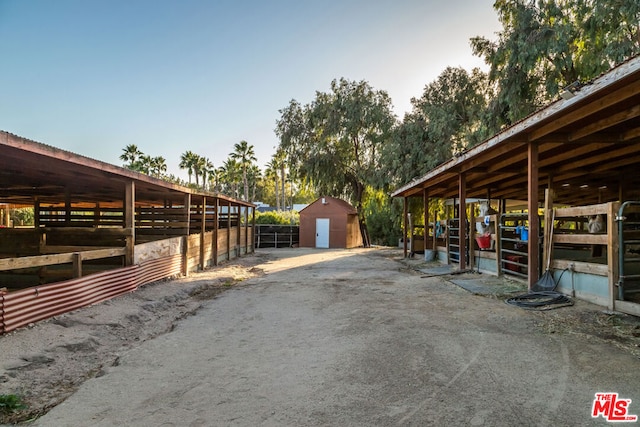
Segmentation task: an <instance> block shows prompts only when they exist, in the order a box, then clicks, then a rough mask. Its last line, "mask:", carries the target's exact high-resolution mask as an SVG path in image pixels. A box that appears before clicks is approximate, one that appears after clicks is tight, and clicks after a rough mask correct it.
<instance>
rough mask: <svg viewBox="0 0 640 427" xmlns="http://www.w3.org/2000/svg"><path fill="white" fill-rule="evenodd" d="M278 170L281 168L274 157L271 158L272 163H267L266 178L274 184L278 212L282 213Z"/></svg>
mask: <svg viewBox="0 0 640 427" xmlns="http://www.w3.org/2000/svg"><path fill="white" fill-rule="evenodd" d="M278 170H279V166H278V164H277V162H276V160H275V156H274V157H272V158H271V161H270V162H269V163H267V169H266V170H265V171H264V177H265V179H267V180H269V181H270V182H272V183H273V190H274V193H275V199H276V210H277V211H280V197H278V188H279V186H278Z"/></svg>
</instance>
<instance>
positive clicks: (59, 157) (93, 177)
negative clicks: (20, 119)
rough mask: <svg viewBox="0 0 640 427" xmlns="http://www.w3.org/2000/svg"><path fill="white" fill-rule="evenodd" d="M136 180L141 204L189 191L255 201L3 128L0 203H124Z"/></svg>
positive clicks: (180, 199) (175, 199) (178, 198)
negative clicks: (209, 190)
mask: <svg viewBox="0 0 640 427" xmlns="http://www.w3.org/2000/svg"><path fill="white" fill-rule="evenodd" d="M132 181H133V182H134V183H135V188H136V203H137V204H147V205H157V204H162V203H165V202H172V203H174V204H178V205H179V204H182V203H184V197H185V195H186V194H192V195H201V196H207V197H217V198H219V199H223V200H225V201H230V202H233V203H234V204H236V205H243V206H248V207H254V205H253V204H251V203H247V202H244V201H241V200H236V199H233V198H229V197H226V196H223V195H220V194H213V193H207V192H201V191H195V190H193V189H191V188H188V187H183V186H181V185H176V184H172V183H169V182H167V181H164V180H161V179H157V178H153V177H150V176H148V175H145V174H142V173H138V172H135V171H132V170H129V169H125V168H122V167H119V166H114V165H112V164H109V163H105V162H101V161H99V160H94V159H91V158H88V157H85V156H81V155H78V154H75V153H71V152H69V151H65V150H61V149H59V148H55V147H52V146H49V145H45V144H41V143H38V142H35V141H30V140H28V139H25V138H22V137H19V136H16V135H13V134H10V133H8V132H4V131H0V202H1V203H10V204H17V205H33V202H34V200H35V199H37V200H39V201H40V202H41V203H61V202H64V201H65V200H66V199H67V198H69V197H72V199H73V202H82V203H88V204H91V203H100V205H101V206H104V207H107V206H109V205H116V206H117V205H122V202H123V197H124V191H125V190H124V189H125V185H126V184H128V183H130V182H132Z"/></svg>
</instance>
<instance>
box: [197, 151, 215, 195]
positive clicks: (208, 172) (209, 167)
mask: <svg viewBox="0 0 640 427" xmlns="http://www.w3.org/2000/svg"><path fill="white" fill-rule="evenodd" d="M199 166H200V174H201V175H202V189H203V190H206V189H207V184H209V186H211V184H210V182H211V176H212V175H215V171H216V168H215V166H214V165H213V162H211V160H209V158H208V157H202V161H201V162H199Z"/></svg>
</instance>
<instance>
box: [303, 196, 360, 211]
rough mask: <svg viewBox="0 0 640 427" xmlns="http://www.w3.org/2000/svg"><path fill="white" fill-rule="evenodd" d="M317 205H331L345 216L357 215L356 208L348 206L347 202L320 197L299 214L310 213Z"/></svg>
mask: <svg viewBox="0 0 640 427" xmlns="http://www.w3.org/2000/svg"><path fill="white" fill-rule="evenodd" d="M323 200H325V202H326V203H322V201H323ZM319 204H328V205H331V207H332V208H337V209H339V210H341V211H344V213H346V214H347V215H357V214H358V211H357V210H356V208H354V207H353V206H351V205H350V204H349V202H346V201H344V200H342V199H338V198H335V197H326V196H325V197H320V198H319V199H317V200H316V201H315V202H313V203H311V204H310V205H308V206H306V207H305V208H304V209H302V210H301V211H300V213H301V214H302V213H303V212H304V213H306V212H310V211H312V210H313V208H312V207H314V206H317V205H319Z"/></svg>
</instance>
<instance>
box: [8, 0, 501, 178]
mask: <svg viewBox="0 0 640 427" xmlns="http://www.w3.org/2000/svg"><path fill="white" fill-rule="evenodd" d="M492 4H493V0H442V1H441V0H422V1H419V0H375V1H371V0H322V1H303V0H269V1H266V0H265V1H258V0H55V1H51V0H0V64H1V65H0V130H4V131H7V132H10V133H13V134H16V135H19V136H22V137H25V138H27V139H30V140H34V141H37V142H41V143H44V144H47V145H51V146H54V147H57V148H61V149H64V150H68V151H71V152H74V153H77V154H81V155H83V156H87V157H91V158H94V159H97V160H101V161H104V162H107V163H111V164H115V165H122V161H121V160H120V159H119V157H120V155H121V154H122V151H123V149H124V147H126V146H127V145H129V144H135V145H137V146H138V148H139V149H140V150H141V151H142V152H143V153H144V154H146V155H149V156H152V157H156V156H163V157H164V158H165V159H166V161H167V166H168V172H169V173H172V174H174V175H176V176H179V177H181V178H182V179H184V180H186V179H187V174H186V171H184V170H180V169H179V167H178V163H179V161H180V155H181V154H182V153H184V152H185V151H187V150H191V151H193V152H195V153H197V154H199V155H201V156H204V157H208V158H209V159H210V160H211V161H212V162H213V164H214V165H215V166H216V167H219V166H221V165H222V162H223V161H224V160H226V159H227V157H228V155H229V153H231V152H232V151H233V146H234V144H235V143H238V142H240V141H242V140H245V141H247V142H248V143H249V144H251V145H253V146H254V150H255V153H256V157H257V159H258V165H259V166H260V167H261V168H263V167H264V165H265V164H266V163H267V162H268V161H269V160H270V159H271V156H272V155H273V153H274V152H275V147H276V146H277V145H278V138H277V136H276V134H275V133H274V129H275V125H276V121H277V120H278V119H279V118H280V113H279V110H281V109H283V108H285V107H286V106H287V105H289V102H290V101H291V100H292V99H295V100H297V101H298V102H300V103H302V104H307V103H309V102H311V101H312V100H313V99H314V97H315V94H316V92H317V91H320V92H328V91H329V90H330V84H331V81H332V80H334V79H340V78H342V77H344V78H346V79H348V80H352V81H361V80H365V81H367V82H368V83H369V84H370V85H371V86H372V87H373V88H374V89H375V90H384V91H386V92H387V93H388V94H389V96H390V97H391V99H392V103H393V106H394V112H395V113H396V115H397V116H398V118H399V119H402V117H403V116H404V113H405V112H407V111H409V110H410V109H411V102H410V100H411V98H412V97H416V98H417V97H420V96H421V95H422V93H423V91H424V87H425V86H426V85H428V84H429V83H431V82H433V81H434V80H436V79H437V77H438V76H439V75H440V74H441V73H442V71H444V69H445V68H446V67H448V66H452V67H463V68H465V69H468V70H470V69H472V68H473V67H481V68H484V69H486V65H485V64H484V63H483V61H482V59H481V58H478V57H475V56H474V55H473V54H472V51H471V47H470V45H469V39H470V38H471V37H474V36H484V37H487V38H489V39H495V38H496V32H497V31H499V30H500V28H501V26H500V24H499V22H498V18H497V14H496V12H495V11H494V9H493V7H492Z"/></svg>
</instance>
